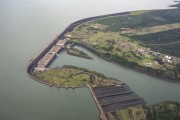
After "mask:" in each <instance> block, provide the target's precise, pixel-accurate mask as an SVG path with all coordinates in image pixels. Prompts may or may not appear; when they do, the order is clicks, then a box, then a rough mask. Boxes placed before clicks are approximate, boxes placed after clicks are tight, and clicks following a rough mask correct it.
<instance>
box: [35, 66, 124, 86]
mask: <svg viewBox="0 0 180 120" xmlns="http://www.w3.org/2000/svg"><path fill="white" fill-rule="evenodd" d="M92 74H93V75H95V76H96V77H97V79H95V80H92V79H91V75H92ZM35 76H36V77H37V78H38V79H40V80H43V81H47V82H49V83H51V84H54V85H58V86H67V87H78V86H79V87H82V86H86V85H93V86H106V85H114V84H121V83H122V82H121V81H120V80H116V79H112V78H108V77H106V76H104V75H103V74H100V73H97V72H94V71H88V70H86V69H83V68H78V67H74V66H64V67H62V68H56V69H50V70H45V71H42V72H36V73H35Z"/></svg>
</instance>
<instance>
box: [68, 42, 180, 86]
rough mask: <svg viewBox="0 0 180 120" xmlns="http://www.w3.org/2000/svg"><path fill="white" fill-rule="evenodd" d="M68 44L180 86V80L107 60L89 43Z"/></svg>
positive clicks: (104, 56)
mask: <svg viewBox="0 0 180 120" xmlns="http://www.w3.org/2000/svg"><path fill="white" fill-rule="evenodd" d="M68 42H70V43H71V42H74V45H76V46H80V47H82V48H85V49H87V50H89V51H91V52H92V53H94V54H96V55H97V56H99V57H100V58H102V59H104V60H106V61H108V62H111V63H113V64H116V65H118V66H120V67H123V68H126V69H131V70H134V71H136V72H140V73H143V74H146V75H149V76H152V77H155V78H159V79H161V80H165V81H168V82H174V83H177V84H179V83H180V81H179V80H176V79H172V78H171V77H167V76H161V75H157V74H155V73H154V74H153V73H152V72H149V71H147V70H145V69H142V68H132V67H130V66H125V65H123V64H121V63H118V62H116V61H113V60H112V59H110V58H107V57H106V55H103V54H102V53H100V52H99V51H98V50H97V49H95V48H93V47H92V46H91V45H88V44H87V43H84V42H78V41H68Z"/></svg>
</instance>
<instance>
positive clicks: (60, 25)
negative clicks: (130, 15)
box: [0, 0, 180, 120]
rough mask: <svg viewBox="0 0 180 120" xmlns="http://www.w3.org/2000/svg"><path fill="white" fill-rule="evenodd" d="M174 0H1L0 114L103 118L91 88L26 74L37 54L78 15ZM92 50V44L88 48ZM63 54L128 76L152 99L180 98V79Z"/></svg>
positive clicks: (53, 119) (6, 119) (34, 118)
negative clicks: (53, 84)
mask: <svg viewBox="0 0 180 120" xmlns="http://www.w3.org/2000/svg"><path fill="white" fill-rule="evenodd" d="M172 3H173V0H138V2H134V0H126V1H124V0H119V1H117V0H116V1H112V0H98V1H97V0H91V1H89V0H51V1H48V0H11V1H8V0H0V61H1V62H0V119H1V120H72V119H73V120H98V115H99V111H98V108H97V107H96V104H95V102H94V101H93V98H92V96H91V94H90V92H89V90H88V89H86V88H81V89H75V90H72V89H68V90H66V89H57V88H50V87H48V86H45V85H43V84H40V83H38V82H36V81H34V80H32V79H31V78H29V77H28V76H27V75H26V67H27V65H28V62H29V60H30V59H31V58H33V57H34V56H35V55H36V53H37V52H39V51H40V50H41V49H42V48H43V47H44V46H45V45H46V44H48V43H49V42H50V40H52V39H53V38H54V37H55V36H56V35H57V34H59V33H61V32H62V31H63V30H64V28H65V27H66V26H67V25H69V24H70V23H71V22H74V21H76V20H79V19H82V18H85V17H90V16H96V15H102V14H108V13H116V12H124V11H130V10H140V9H164V8H167V6H168V5H170V4H172ZM85 51H86V50H85ZM86 52H87V53H88V54H90V55H91V56H93V58H94V60H93V61H88V60H85V59H81V58H77V57H70V56H68V55H67V54H65V53H64V54H61V55H60V56H59V57H58V58H57V59H56V60H55V62H54V63H53V64H52V66H53V65H54V66H61V65H63V64H72V65H78V66H81V67H86V68H88V69H90V70H96V71H98V72H101V73H104V74H106V75H107V76H110V77H115V78H118V79H120V80H122V81H124V82H126V83H127V84H128V85H129V86H130V88H131V89H132V90H133V91H135V92H136V93H137V94H139V95H140V96H142V97H144V98H145V100H146V101H147V102H148V103H150V104H153V103H158V102H160V101H164V100H173V101H178V102H180V97H179V96H178V95H179V94H178V93H179V92H180V84H175V83H170V82H166V81H163V80H160V79H157V78H153V77H150V76H147V75H144V74H141V73H137V72H135V71H131V70H128V69H125V68H122V67H118V66H116V65H114V64H112V63H109V62H106V61H104V60H102V59H100V58H98V57H97V56H95V55H93V54H92V53H90V52H88V51H86Z"/></svg>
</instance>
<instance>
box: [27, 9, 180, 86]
mask: <svg viewBox="0 0 180 120" xmlns="http://www.w3.org/2000/svg"><path fill="white" fill-rule="evenodd" d="M159 10H166V9H159ZM130 12H131V11H128V12H121V13H114V14H107V15H100V16H95V17H89V18H85V19H81V20H78V21H76V22H73V23H71V24H70V25H69V26H67V27H66V28H65V30H64V31H63V32H62V33H61V34H60V35H59V36H57V37H56V38H55V39H54V40H52V41H50V43H49V44H48V45H47V46H46V47H45V48H44V49H42V50H41V51H40V52H39V53H38V54H37V55H36V56H35V57H34V58H33V59H31V60H30V63H29V64H28V66H27V71H26V73H27V74H28V76H30V77H31V78H32V79H35V80H36V81H39V82H43V81H41V80H37V78H35V77H34V75H33V72H34V71H33V69H34V68H35V67H36V65H37V63H38V62H39V60H41V59H42V57H44V55H45V54H46V53H47V51H49V50H50V49H51V48H52V47H53V46H54V45H55V44H56V43H57V42H58V40H60V39H64V38H65V37H64V35H65V34H66V33H67V32H70V31H72V30H73V29H74V28H75V27H76V26H77V25H79V24H82V23H85V22H89V21H93V20H96V19H101V18H104V17H110V16H120V15H128V14H129V13H130ZM68 42H71V41H68ZM76 43H77V42H76ZM78 44H81V46H82V47H83V46H86V49H88V50H90V51H91V52H93V53H94V54H96V55H100V53H99V51H97V50H96V49H94V48H92V47H90V46H87V45H85V44H84V43H79V42H78ZM99 57H101V58H102V59H104V60H106V61H109V62H111V63H113V64H116V65H118V66H121V67H124V68H126V69H130V68H131V67H128V66H126V65H122V64H120V63H118V62H115V61H113V60H111V59H108V58H105V57H104V56H99ZM52 61H53V60H52ZM52 61H51V62H52ZM131 69H132V70H134V71H136V72H140V73H145V74H146V75H149V76H152V77H155V78H160V79H162V80H165V81H169V82H174V83H180V81H178V80H177V79H172V78H170V77H167V76H165V77H163V76H159V75H155V74H153V73H150V72H148V71H146V70H142V69H140V68H131ZM43 84H47V83H44V82H43Z"/></svg>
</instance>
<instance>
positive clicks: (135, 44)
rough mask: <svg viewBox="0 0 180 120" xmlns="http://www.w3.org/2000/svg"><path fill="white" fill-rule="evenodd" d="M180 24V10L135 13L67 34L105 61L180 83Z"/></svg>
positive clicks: (86, 24) (88, 24) (100, 20)
mask: <svg viewBox="0 0 180 120" xmlns="http://www.w3.org/2000/svg"><path fill="white" fill-rule="evenodd" d="M179 22H180V10H179V9H172V10H155V11H134V12H130V14H129V15H124V16H111V17H106V18H102V19H99V20H96V21H91V22H86V23H83V24H81V25H79V26H77V27H76V28H75V29H74V30H73V31H72V32H70V33H67V34H71V35H72V36H75V37H82V38H83V39H77V40H74V41H78V42H83V43H86V44H88V45H90V46H92V47H93V48H95V49H97V50H98V51H99V53H100V56H101V57H103V58H107V59H110V60H113V61H115V62H117V63H119V64H122V65H125V66H128V67H132V68H138V69H141V70H143V71H147V72H148V73H152V74H155V75H158V76H162V77H167V78H170V79H178V80H179V79H180V72H179V70H177V69H179V67H177V66H179V65H178V64H180V58H179V55H180V54H179V53H180V47H179V44H180V41H179V38H180V36H179V35H180V31H179V30H180V23H179ZM159 53H162V54H161V55H159ZM164 54H165V55H164ZM166 55H167V56H169V55H170V56H171V59H170V60H169V59H167V56H166Z"/></svg>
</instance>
